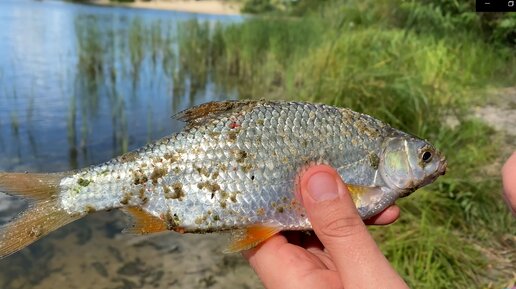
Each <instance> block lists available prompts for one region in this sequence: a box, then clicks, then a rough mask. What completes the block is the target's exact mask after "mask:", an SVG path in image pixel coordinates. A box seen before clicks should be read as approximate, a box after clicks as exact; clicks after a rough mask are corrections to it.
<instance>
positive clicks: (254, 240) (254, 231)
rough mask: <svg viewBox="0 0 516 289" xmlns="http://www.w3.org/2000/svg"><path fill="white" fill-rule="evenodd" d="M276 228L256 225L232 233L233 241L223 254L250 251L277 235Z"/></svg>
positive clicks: (277, 230) (277, 228) (278, 230)
mask: <svg viewBox="0 0 516 289" xmlns="http://www.w3.org/2000/svg"><path fill="white" fill-rule="evenodd" d="M280 231H281V229H280V228H279V227H278V226H274V225H269V224H256V225H251V226H249V227H246V228H244V229H241V230H236V231H234V232H233V239H232V241H231V243H230V244H229V246H228V247H227V249H226V250H224V253H235V252H240V251H243V250H247V249H251V248H253V247H255V246H256V245H258V244H260V243H262V242H263V241H265V240H267V239H269V238H270V237H272V236H274V235H275V234H277V233H279V232H280Z"/></svg>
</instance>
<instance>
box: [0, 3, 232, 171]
mask: <svg viewBox="0 0 516 289" xmlns="http://www.w3.org/2000/svg"><path fill="white" fill-rule="evenodd" d="M1 6H3V7H1ZM24 9H27V10H24ZM0 10H1V11H2V12H0V18H1V19H2V20H0V23H1V22H7V23H6V25H5V26H4V25H3V27H11V28H13V29H12V30H3V31H1V32H0V38H1V39H5V40H6V41H4V42H3V44H0V54H2V55H3V56H0V71H2V73H1V74H0V93H1V94H0V165H1V166H2V169H3V170H25V169H32V170H48V169H50V170H53V171H59V170H64V169H75V168H79V167H83V166H86V165H88V164H92V163H98V162H101V161H105V160H107V159H109V158H111V157H112V156H114V155H118V154H121V153H123V152H126V151H127V150H130V149H134V148H136V147H139V146H141V145H143V144H144V143H146V142H149V141H152V140H155V139H157V138H159V137H162V136H164V135H167V134H169V133H170V132H171V131H173V130H177V129H178V127H179V126H180V125H181V124H179V123H177V122H174V121H173V120H171V119H170V116H171V115H173V114H174V113H175V112H177V111H178V110H181V109H184V108H186V107H189V106H191V105H194V104H198V103H201V102H205V101H209V100H216V99H227V98H235V97H236V95H235V93H232V92H231V90H226V89H215V87H216V86H217V84H215V83H214V82H213V80H212V79H213V77H211V76H210V75H209V74H210V62H211V60H210V59H209V57H206V56H205V55H206V54H204V53H205V52H206V49H211V46H212V45H211V44H210V43H208V42H209V39H208V38H207V37H206V36H207V35H205V34H207V33H208V34H209V33H211V32H210V31H212V30H213V29H214V28H215V27H217V25H224V24H223V23H228V22H233V21H239V20H240V18H238V17H216V16H199V15H198V16H193V15H189V14H184V13H171V12H168V13H166V14H165V13H163V12H158V11H154V12H149V11H143V12H139V11H134V10H128V9H107V8H98V7H90V6H81V5H70V4H63V3H54V2H49V3H48V4H47V5H43V4H42V3H32V2H29V1H17V2H14V1H7V2H2V3H1V4H0ZM49 18H51V19H52V20H51V21H49V20H48V19H49ZM26 19H27V21H26V22H22V21H25V20H26ZM215 23H217V24H215ZM221 23H222V24H221ZM186 30H190V31H188V33H186V32H185V31H186ZM203 33H204V34H203ZM28 44H30V45H28ZM38 151H39V152H44V154H43V155H38ZM92 151H94V153H92ZM65 160H68V161H67V162H66V161H65ZM49 162H51V163H52V162H53V164H54V165H53V166H51V167H50V168H49V166H48V164H49Z"/></svg>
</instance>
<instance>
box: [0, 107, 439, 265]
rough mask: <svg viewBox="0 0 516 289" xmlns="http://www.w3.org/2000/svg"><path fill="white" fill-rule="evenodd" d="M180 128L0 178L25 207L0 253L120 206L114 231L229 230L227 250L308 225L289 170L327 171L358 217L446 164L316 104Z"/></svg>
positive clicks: (412, 141) (3, 235)
mask: <svg viewBox="0 0 516 289" xmlns="http://www.w3.org/2000/svg"><path fill="white" fill-rule="evenodd" d="M175 118H176V119H178V120H181V121H184V122H185V123H186V124H185V126H184V128H183V129H182V130H181V131H179V132H177V133H173V134H171V135H169V136H167V137H164V138H162V139H160V140H157V141H156V142H154V143H151V144H148V145H146V146H144V147H142V148H140V149H137V150H135V151H131V152H128V153H125V154H123V155H121V156H118V157H116V158H114V159H112V160H109V161H107V162H105V163H102V164H99V165H96V166H90V167H87V168H83V169H80V170H78V171H69V172H60V173H26V172H22V173H17V172H2V173H0V191H1V192H5V193H7V194H10V195H14V196H20V197H25V198H28V199H29V200H30V205H29V207H28V208H27V210H25V211H24V212H22V213H21V214H20V215H19V216H18V217H16V218H15V219H14V220H12V221H11V222H9V223H7V224H5V225H3V226H2V227H1V228H0V258H3V257H6V256H8V255H10V254H13V253H15V252H17V251H19V250H20V249H22V248H24V247H26V246H28V245H29V244H31V243H33V242H35V241H36V240H38V239H40V238H42V237H43V236H45V235H47V234H48V233H50V232H52V231H54V230H56V229H58V228H60V227H62V226H64V225H66V224H68V223H71V222H73V221H75V220H77V219H80V218H82V217H84V216H86V215H88V214H90V213H93V212H96V211H103V210H111V209H120V210H123V211H124V212H126V213H127V214H129V215H131V216H132V217H133V218H134V224H133V225H132V226H131V227H129V228H127V229H125V230H124V231H125V232H127V233H132V234H151V233H157V232H163V231H175V232H179V233H209V232H231V233H233V234H232V235H233V237H232V239H231V241H230V242H229V244H228V246H227V248H226V250H225V251H226V252H238V251H241V250H246V249H249V248H252V247H254V246H256V245H258V244H260V243H261V242H263V241H265V240H267V239H268V238H270V237H271V236H273V235H274V234H277V233H278V232H281V231H285V230H302V231H305V230H310V229H311V225H310V221H309V219H308V218H307V215H306V211H305V209H304V208H303V206H302V204H301V203H300V201H299V200H298V199H297V198H296V197H295V190H296V185H297V183H298V182H299V178H300V175H301V174H302V173H303V171H304V170H306V169H307V168H308V167H310V166H312V165H316V164H327V165H330V166H332V167H334V168H335V169H336V171H337V172H338V173H339V175H340V176H341V177H342V178H343V180H344V181H345V183H346V184H347V186H348V188H349V191H350V194H351V197H352V199H353V202H354V203H355V205H356V207H357V210H358V213H359V215H360V216H361V218H362V219H368V218H371V217H372V216H374V215H376V214H378V213H380V212H381V211H383V210H384V209H386V208H387V207H389V206H390V205H392V204H394V202H395V201H396V200H397V199H399V198H401V197H405V196H408V195H410V194H411V193H412V192H414V191H415V190H417V189H418V188H421V187H423V186H425V185H428V184H430V183H432V182H433V181H434V180H436V179H437V178H438V177H439V176H440V175H443V174H444V173H445V171H446V167H447V162H446V158H445V157H444V155H443V154H442V153H440V152H439V151H438V150H437V149H436V148H435V147H434V146H433V145H432V144H430V143H429V142H428V141H426V140H423V139H420V138H418V137H415V136H413V135H411V134H408V133H405V132H402V131H400V130H397V129H395V128H392V127H391V126H389V125H387V124H386V123H384V122H382V121H380V120H377V119H375V118H373V117H371V116H369V115H366V114H363V113H359V112H355V111H352V110H350V109H347V108H339V107H334V106H329V105H325V104H313V103H306V102H287V101H266V100H236V101H219V102H209V103H204V104H201V105H199V106H195V107H192V108H190V109H187V110H185V111H182V112H180V113H178V114H177V115H175Z"/></svg>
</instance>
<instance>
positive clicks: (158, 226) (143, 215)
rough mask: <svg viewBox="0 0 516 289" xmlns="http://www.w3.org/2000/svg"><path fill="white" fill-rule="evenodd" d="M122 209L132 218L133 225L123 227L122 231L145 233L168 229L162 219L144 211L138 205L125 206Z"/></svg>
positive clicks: (137, 233)
mask: <svg viewBox="0 0 516 289" xmlns="http://www.w3.org/2000/svg"><path fill="white" fill-rule="evenodd" d="M123 210H124V211H125V212H126V213H128V214H129V215H131V216H132V217H133V219H134V224H133V226H132V227H130V228H126V229H124V231H123V232H124V233H128V234H135V235H145V234H151V233H158V232H163V231H167V230H168V226H167V223H166V222H165V221H164V220H162V219H160V218H159V217H156V216H154V215H152V214H150V213H148V212H146V211H144V210H143V209H142V208H140V207H127V208H124V209H123Z"/></svg>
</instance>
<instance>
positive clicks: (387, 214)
mask: <svg viewBox="0 0 516 289" xmlns="http://www.w3.org/2000/svg"><path fill="white" fill-rule="evenodd" d="M399 216H400V208H399V207H398V206H396V205H392V206H390V207H388V208H387V209H385V210H384V211H383V212H381V213H379V214H378V215H376V216H373V217H371V218H369V219H367V220H364V223H366V224H367V225H388V224H392V223H394V222H395V221H396V220H397V219H398V217H399Z"/></svg>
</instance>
